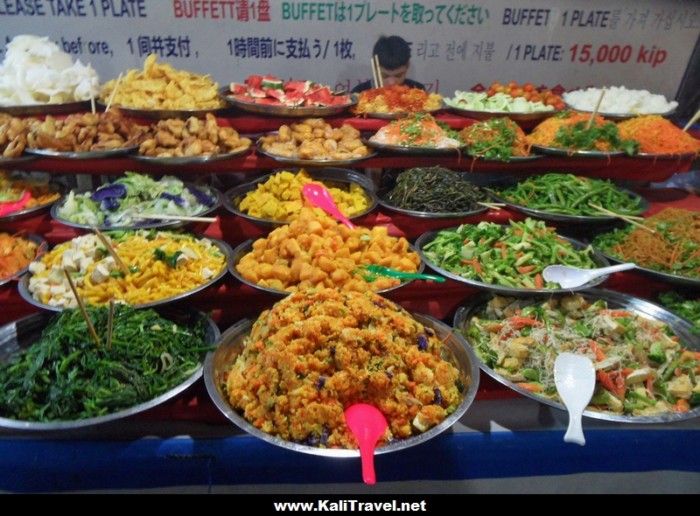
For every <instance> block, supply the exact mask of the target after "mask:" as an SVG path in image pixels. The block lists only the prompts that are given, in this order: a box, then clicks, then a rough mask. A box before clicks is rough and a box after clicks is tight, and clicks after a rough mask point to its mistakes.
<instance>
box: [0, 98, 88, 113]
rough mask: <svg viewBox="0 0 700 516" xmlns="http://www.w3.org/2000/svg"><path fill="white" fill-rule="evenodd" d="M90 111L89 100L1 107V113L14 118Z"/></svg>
mask: <svg viewBox="0 0 700 516" xmlns="http://www.w3.org/2000/svg"><path fill="white" fill-rule="evenodd" d="M82 111H90V101H89V100H78V101H74V102H64V103H63V104H27V105H24V106H1V105H0V112H1V113H7V114H8V115H12V116H34V115H67V114H69V113H79V112H82Z"/></svg>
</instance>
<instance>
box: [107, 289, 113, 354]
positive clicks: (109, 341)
mask: <svg viewBox="0 0 700 516" xmlns="http://www.w3.org/2000/svg"><path fill="white" fill-rule="evenodd" d="M113 331H114V299H110V300H109V313H108V314H107V349H112V332H113Z"/></svg>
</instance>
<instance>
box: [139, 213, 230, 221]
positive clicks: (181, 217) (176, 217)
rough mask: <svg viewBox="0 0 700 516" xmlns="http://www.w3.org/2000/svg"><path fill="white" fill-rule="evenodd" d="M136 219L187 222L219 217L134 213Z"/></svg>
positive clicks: (214, 219)
mask: <svg viewBox="0 0 700 516" xmlns="http://www.w3.org/2000/svg"><path fill="white" fill-rule="evenodd" d="M132 216H133V217H134V218H135V219H157V220H184V221H186V222H216V220H217V217H189V216H187V215H132Z"/></svg>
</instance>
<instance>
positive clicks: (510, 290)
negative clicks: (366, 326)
mask: <svg viewBox="0 0 700 516" xmlns="http://www.w3.org/2000/svg"><path fill="white" fill-rule="evenodd" d="M455 229H456V228H446V229H443V230H441V231H451V230H452V231H454V230H455ZM439 233H440V231H428V232H427V233H424V234H422V235H421V236H420V237H418V240H416V248H417V249H418V253H419V254H420V257H421V260H422V261H423V262H425V264H426V265H427V266H428V267H430V268H431V269H433V270H434V271H437V272H439V273H440V274H442V275H443V276H445V277H446V278H450V279H453V280H455V281H460V282H462V283H466V284H467V285H471V286H473V287H476V288H479V289H482V290H489V291H492V292H494V293H498V294H503V295H509V296H518V297H522V296H533V295H541V294H560V293H565V292H574V291H577V290H584V289H589V288H593V287H595V286H597V285H600V284H601V283H603V282H604V281H605V280H607V279H608V276H600V277H598V278H595V279H593V280H592V281H589V282H588V283H586V284H584V285H581V286H580V287H576V288H572V289H562V288H534V289H528V288H517V287H508V286H506V285H495V284H493V283H484V282H482V281H479V280H476V279H469V278H464V277H462V276H460V275H458V274H455V273H454V272H450V271H448V270H446V269H443V268H442V267H440V266H438V265H436V264H434V263H433V262H432V261H430V260H429V259H428V257H427V256H426V255H425V252H424V251H423V248H424V247H425V246H426V245H427V244H429V243H430V242H432V241H433V240H434V239H435V237H437V235H438V234H439ZM559 236H560V237H561V238H563V239H565V240H567V241H568V242H570V243H571V244H572V245H573V247H574V249H585V248H586V247H587V246H586V245H585V244H584V243H583V242H580V241H578V240H574V239H573V238H568V237H565V236H562V235H559ZM591 259H592V260H593V262H594V263H595V264H596V266H597V267H607V266H608V265H609V263H608V261H607V260H606V259H605V257H604V256H603V255H602V254H600V253H599V252H597V251H595V250H594V251H593V253H592V254H591Z"/></svg>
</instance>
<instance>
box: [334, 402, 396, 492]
mask: <svg viewBox="0 0 700 516" xmlns="http://www.w3.org/2000/svg"><path fill="white" fill-rule="evenodd" d="M345 422H346V423H347V425H348V427H349V428H350V431H351V432H352V434H353V435H354V436H355V439H357V442H358V444H359V445H360V457H361V458H362V480H363V481H364V483H365V484H369V485H373V484H376V483H377V477H376V475H375V474H374V447H375V445H376V444H377V441H378V440H379V438H380V437H381V436H382V435H384V431H385V430H386V428H387V426H389V425H388V424H387V422H386V418H385V417H384V415H383V414H382V413H381V412H379V409H377V408H376V407H374V406H372V405H368V404H367V403H356V404H354V405H350V406H349V407H348V408H346V409H345Z"/></svg>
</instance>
